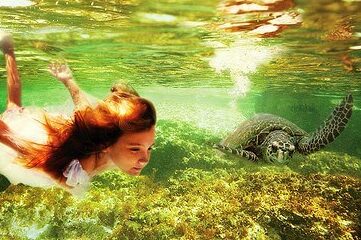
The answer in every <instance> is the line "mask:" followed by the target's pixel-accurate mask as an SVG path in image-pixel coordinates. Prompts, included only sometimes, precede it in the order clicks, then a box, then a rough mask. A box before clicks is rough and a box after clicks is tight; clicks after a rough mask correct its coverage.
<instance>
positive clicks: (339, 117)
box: [298, 94, 353, 154]
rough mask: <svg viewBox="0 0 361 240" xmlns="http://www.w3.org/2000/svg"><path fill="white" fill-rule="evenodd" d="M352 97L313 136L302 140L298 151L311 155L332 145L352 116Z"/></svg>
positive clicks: (341, 104) (335, 110) (338, 107)
mask: <svg viewBox="0 0 361 240" xmlns="http://www.w3.org/2000/svg"><path fill="white" fill-rule="evenodd" d="M352 102H353V99H352V95H351V94H348V95H347V96H346V97H345V98H344V99H343V100H342V102H341V103H340V104H339V105H338V106H337V107H336V108H335V109H334V110H333V112H332V114H331V115H330V116H329V117H328V118H327V120H326V121H325V122H324V123H323V124H322V125H321V127H320V128H318V129H317V130H316V131H315V132H314V133H313V134H311V135H309V136H305V137H303V138H301V140H300V141H299V143H298V150H299V152H300V153H302V154H309V153H312V152H315V151H317V150H319V149H320V148H322V147H324V146H326V145H327V144H329V143H331V142H332V141H333V140H335V138H336V137H337V136H338V135H340V133H341V132H342V131H343V129H344V128H345V126H346V124H347V122H348V120H349V119H350V117H351V115H352Z"/></svg>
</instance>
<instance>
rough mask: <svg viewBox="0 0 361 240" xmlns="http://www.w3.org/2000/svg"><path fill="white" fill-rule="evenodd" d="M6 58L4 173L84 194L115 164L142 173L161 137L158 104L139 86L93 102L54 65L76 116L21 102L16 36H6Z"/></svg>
mask: <svg viewBox="0 0 361 240" xmlns="http://www.w3.org/2000/svg"><path fill="white" fill-rule="evenodd" d="M0 46H1V48H2V51H3V53H4V56H5V61H6V70H7V85H8V102H7V107H6V110H5V112H4V113H3V114H2V115H1V119H0V173H1V174H2V175H4V176H6V177H7V178H8V179H9V181H10V182H11V183H13V184H17V183H23V184H27V185H31V186H41V187H47V186H52V185H54V184H57V185H59V186H62V187H63V188H65V189H67V190H68V191H70V192H72V193H73V194H82V193H84V192H85V190H86V189H87V187H88V185H89V181H90V179H91V177H93V176H94V175H96V174H98V173H100V172H102V171H104V170H107V169H111V168H116V169H119V170H121V171H123V172H126V173H128V174H131V175H139V174H140V172H141V170H142V169H143V168H144V167H145V166H146V165H147V163H148V162H149V159H150V153H151V149H152V146H153V144H154V139H155V124H156V112H155V108H154V106H153V104H152V103H151V102H149V101H148V100H146V99H144V98H141V97H140V96H139V95H138V94H137V93H136V92H135V91H134V90H133V89H131V88H129V87H127V86H125V85H116V86H114V87H113V88H112V94H110V95H109V96H108V97H107V98H106V99H105V100H104V101H100V102H99V103H97V104H96V105H95V106H91V105H90V104H89V101H88V100H87V99H86V97H85V94H83V93H82V92H81V90H80V89H79V88H78V86H77V85H76V83H75V82H74V81H73V79H72V74H71V71H70V69H69V68H68V67H67V66H66V65H63V64H53V65H51V66H50V72H51V73H52V74H53V75H54V76H55V77H57V79H58V80H60V81H62V82H63V83H64V85H65V86H66V87H67V88H68V89H69V91H70V93H71V96H72V98H73V101H74V103H75V106H76V107H75V111H74V113H73V115H72V116H71V117H67V116H63V115H55V114H50V113H48V112H46V111H44V110H42V109H38V108H37V109H35V108H24V107H22V105H21V82H20V78H19V75H18V72H17V68H16V62H15V55H14V49H13V44H12V39H11V36H10V35H9V34H6V33H2V34H0Z"/></svg>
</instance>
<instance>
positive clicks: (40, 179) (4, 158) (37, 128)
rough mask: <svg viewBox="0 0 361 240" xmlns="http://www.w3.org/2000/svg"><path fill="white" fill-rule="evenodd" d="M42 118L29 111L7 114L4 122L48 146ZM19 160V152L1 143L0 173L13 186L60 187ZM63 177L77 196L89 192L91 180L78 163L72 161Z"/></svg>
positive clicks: (14, 129)
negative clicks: (17, 160)
mask: <svg viewBox="0 0 361 240" xmlns="http://www.w3.org/2000/svg"><path fill="white" fill-rule="evenodd" d="M43 115H44V112H43V111H42V110H39V109H32V108H26V109H22V110H20V111H16V110H15V111H6V112H4V113H3V114H2V115H1V119H2V120H3V121H4V122H5V123H6V124H7V125H8V126H9V128H10V129H11V130H12V131H13V132H14V133H15V134H16V135H17V136H19V137H20V138H22V139H24V140H29V141H32V142H35V143H39V144H45V143H46V142H47V139H48V135H47V132H46V130H45V129H44V127H43V124H42V122H41V120H42V116H43ZM17 157H18V153H17V152H16V151H15V150H13V149H12V148H10V147H8V146H5V145H4V144H1V143H0V174H2V175H4V176H5V177H6V178H7V179H8V180H9V181H10V182H11V183H12V184H18V183H22V184H25V185H29V186H33V187H43V188H47V187H52V186H56V185H58V183H57V182H56V181H55V180H54V179H52V178H51V177H50V176H49V175H47V174H46V173H44V172H42V171H39V170H37V169H35V168H27V167H25V166H22V165H21V164H19V163H17V162H16V159H17ZM63 175H64V176H65V177H67V181H66V184H67V185H68V186H70V187H71V188H69V189H66V190H67V191H69V192H71V193H72V194H73V195H78V196H81V195H83V194H84V193H85V192H86V190H87V188H88V186H89V181H90V177H89V176H88V174H87V173H86V171H84V169H83V168H82V166H81V164H80V162H79V161H78V160H76V159H75V160H73V161H71V162H70V163H69V165H68V167H67V168H66V170H65V171H64V173H63ZM58 186H59V185H58Z"/></svg>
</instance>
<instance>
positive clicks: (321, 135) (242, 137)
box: [214, 94, 353, 163]
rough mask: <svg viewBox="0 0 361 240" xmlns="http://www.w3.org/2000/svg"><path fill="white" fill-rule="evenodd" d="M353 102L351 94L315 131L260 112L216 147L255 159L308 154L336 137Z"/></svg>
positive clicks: (278, 160) (283, 158) (276, 159)
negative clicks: (309, 131)
mask: <svg viewBox="0 0 361 240" xmlns="http://www.w3.org/2000/svg"><path fill="white" fill-rule="evenodd" d="M352 102H353V99H352V95H351V94H348V95H347V96H346V97H345V98H344V99H343V101H342V102H341V103H340V104H339V105H338V106H337V107H336V108H335V109H334V110H333V112H332V113H331V115H330V116H329V117H328V118H327V120H326V121H325V122H324V123H323V124H322V125H321V126H320V127H319V128H318V129H317V130H316V131H315V132H313V133H307V132H306V131H304V130H302V129H301V128H300V127H298V126H297V125H296V124H294V123H292V122H290V121H288V120H287V119H284V118H282V117H279V116H275V115H272V114H257V115H255V116H254V117H252V118H251V119H248V120H246V121H244V122H243V123H241V124H240V125H239V126H238V127H237V128H236V129H235V130H234V132H233V133H231V134H230V135H229V136H227V137H226V138H225V139H223V140H222V141H221V142H220V143H218V144H215V145H214V147H215V148H217V149H220V150H223V151H228V152H231V153H233V154H236V155H240V156H242V157H246V158H248V159H249V160H252V161H258V160H259V159H263V160H264V161H266V162H271V163H274V162H276V163H285V162H287V161H288V160H289V159H290V158H291V157H292V155H293V154H294V153H295V152H296V151H297V152H299V153H301V154H305V155H306V154H309V153H312V152H315V151H317V150H319V149H320V148H322V147H324V146H326V145H327V144H329V143H331V142H332V141H333V140H335V138H336V137H337V136H338V135H339V134H340V133H341V132H342V131H343V129H344V128H345V126H346V124H347V122H348V120H349V119H350V117H351V114H352Z"/></svg>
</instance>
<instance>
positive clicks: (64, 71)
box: [49, 63, 73, 83]
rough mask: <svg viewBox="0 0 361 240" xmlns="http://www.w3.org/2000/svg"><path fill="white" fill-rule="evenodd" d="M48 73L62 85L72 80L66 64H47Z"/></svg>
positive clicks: (71, 74)
mask: <svg viewBox="0 0 361 240" xmlns="http://www.w3.org/2000/svg"><path fill="white" fill-rule="evenodd" d="M49 72H50V74H51V75H53V76H54V77H56V78H57V79H58V80H59V81H61V82H63V83H66V82H67V81H68V80H70V79H72V78H73V73H72V72H71V70H70V68H69V67H68V65H67V64H66V63H51V64H49Z"/></svg>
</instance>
